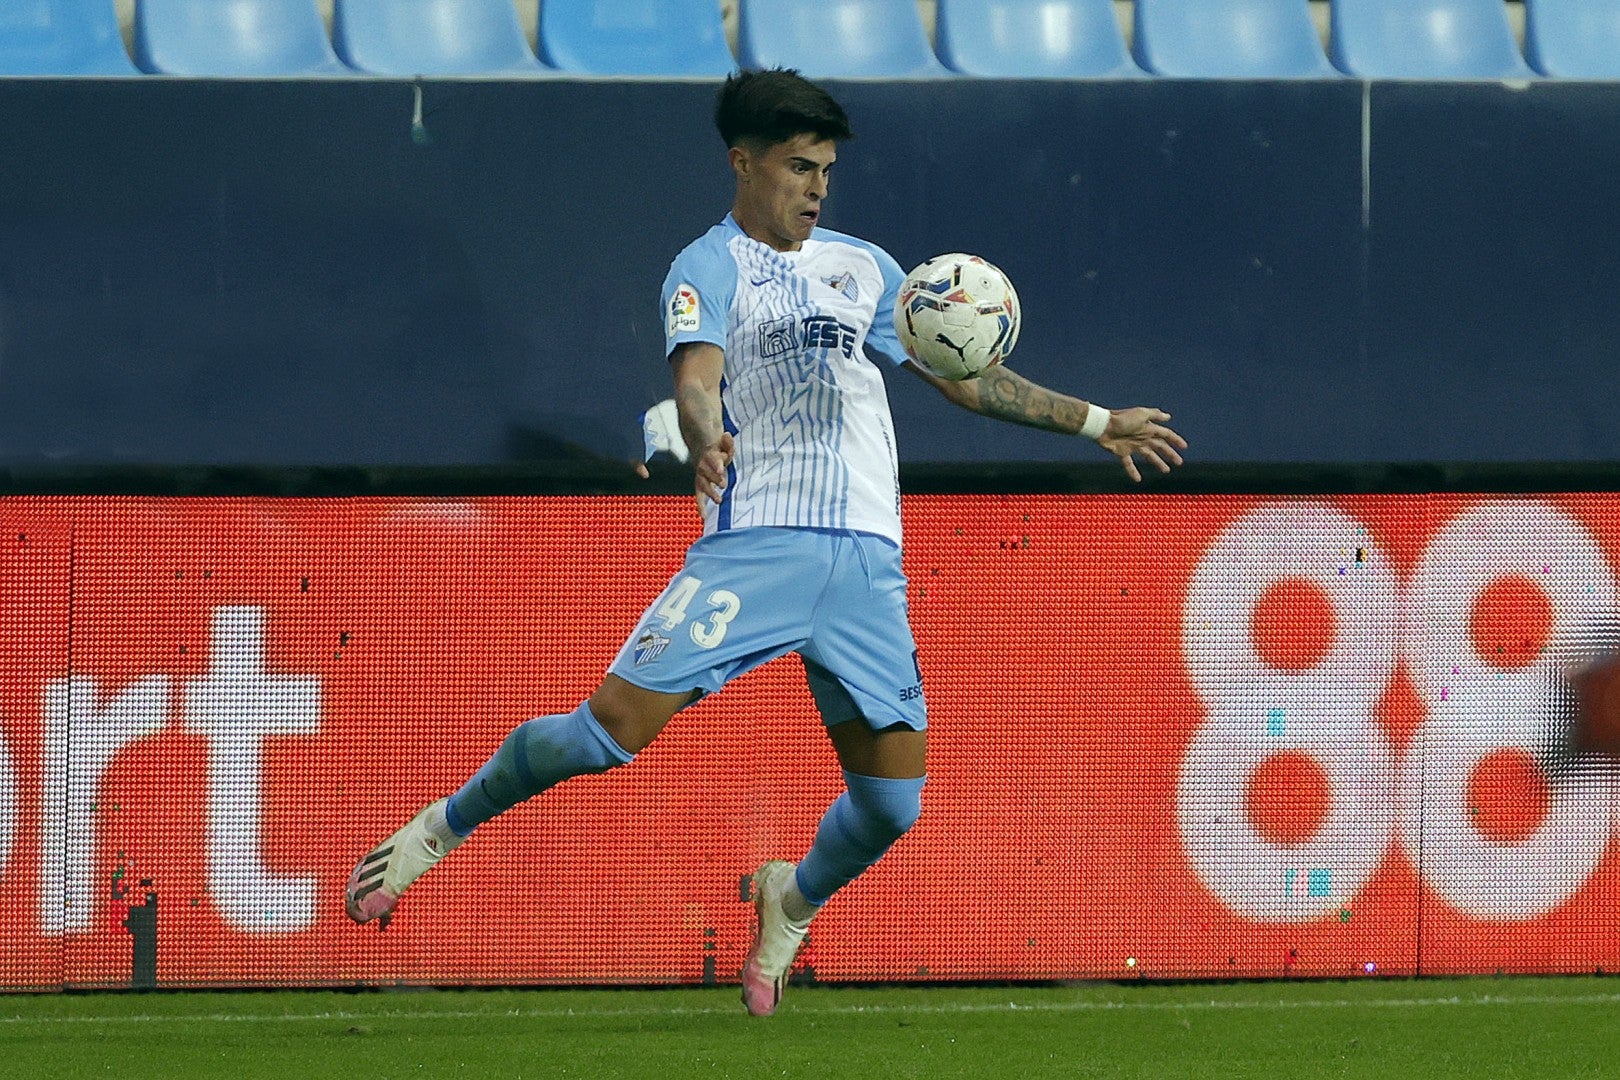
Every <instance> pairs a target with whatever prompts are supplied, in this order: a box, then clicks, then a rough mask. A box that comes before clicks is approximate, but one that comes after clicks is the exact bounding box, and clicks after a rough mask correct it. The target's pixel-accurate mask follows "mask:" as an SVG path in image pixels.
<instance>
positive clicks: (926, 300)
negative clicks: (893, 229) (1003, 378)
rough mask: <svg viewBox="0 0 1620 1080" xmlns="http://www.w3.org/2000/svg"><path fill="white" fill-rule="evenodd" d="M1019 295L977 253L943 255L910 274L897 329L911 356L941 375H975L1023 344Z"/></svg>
mask: <svg viewBox="0 0 1620 1080" xmlns="http://www.w3.org/2000/svg"><path fill="white" fill-rule="evenodd" d="M1018 315H1019V307H1018V294H1017V293H1016V292H1014V291H1013V287H1012V282H1010V281H1008V280H1007V275H1006V274H1003V273H1002V272H1001V271H1000V270H998V269H997V268H996V267H994V266H992V265H991V264H990V263H987V262H985V261H984V260H983V259H981V258H979V257H978V256H977V255H962V254H955V255H939V256H936V257H935V258H932V259H929V260H928V261H927V262H925V263H923V264H922V265H921V266H919V267H917V269H915V270H913V271H912V272H911V273H909V274H907V275H906V280H905V281H904V282H902V283H901V285H900V296H899V298H898V299H896V300H895V304H894V328H895V331H896V332H897V333H898V334H899V335H900V344H901V345H903V346H904V347H905V350H906V354H907V355H908V356H910V357H911V358H912V359H913V360H915V361H917V363H919V364H921V365H922V366H923V367H925V368H927V369H928V370H929V371H931V372H933V373H934V374H935V375H938V376H939V377H940V378H942V379H949V380H951V381H952V382H960V381H961V380H962V379H972V378H976V377H977V376H978V375H979V373H980V372H982V371H984V370H985V369H986V368H990V367H994V366H995V365H997V364H999V363H1001V361H1002V360H1004V359H1005V358H1006V356H1007V354H1008V353H1010V352H1012V351H1013V346H1014V345H1016V344H1018Z"/></svg>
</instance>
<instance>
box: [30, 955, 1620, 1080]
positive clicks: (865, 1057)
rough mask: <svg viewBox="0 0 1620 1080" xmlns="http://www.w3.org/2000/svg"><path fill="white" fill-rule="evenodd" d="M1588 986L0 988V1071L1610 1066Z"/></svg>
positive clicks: (824, 1075)
mask: <svg viewBox="0 0 1620 1080" xmlns="http://www.w3.org/2000/svg"><path fill="white" fill-rule="evenodd" d="M1617 1009H1620V983H1617V982H1615V981H1613V980H1610V979H1600V978H1569V979H1461V980H1438V979H1432V980H1431V979H1425V980H1417V981H1409V980H1367V981H1364V982H1289V983H1247V984H1245V983H1237V984H1220V985H1177V986H1158V985H1153V984H1146V983H1144V984H1130V985H1111V984H1103V985H1089V986H1077V987H1045V986H1041V987H1028V986H1014V987H967V988H954V987H888V988H859V989H854V988H833V987H814V988H809V987H804V988H793V989H792V990H790V991H789V994H788V996H787V998H786V1000H785V1001H784V1002H783V1005H782V1008H781V1010H780V1011H779V1012H778V1014H777V1015H776V1016H775V1017H772V1018H770V1019H767V1020H756V1019H752V1018H750V1017H748V1016H746V1015H744V1013H743V1011H742V1006H741V1005H740V1003H739V1001H738V998H737V991H736V990H735V989H734V988H730V987H728V988H724V989H681V990H596V991H573V990H494V991H483V990H473V991H448V990H440V991H400V992H376V993H360V994H346V993H327V992H306V991H277V992H264V993H259V992H254V993H214V994H209V993H148V994H67V995H62V994H47V995H18V996H10V997H4V998H0V1076H7V1077H18V1078H19V1080H20V1078H23V1077H27V1078H30V1080H46V1078H51V1077H90V1076H109V1077H120V1078H129V1077H143V1078H145V1077H210V1078H212V1077H231V1078H248V1077H267V1078H269V1077H273V1078H275V1080H289V1078H304V1077H355V1078H365V1080H369V1078H374V1077H375V1078H386V1077H437V1076H447V1077H480V1078H484V1077H649V1078H653V1080H677V1078H681V1077H705V1078H724V1077H804V1078H807V1080H810V1078H814V1080H828V1078H837V1077H861V1078H863V1080H867V1078H876V1080H897V1078H901V1077H927V1078H932V1077H941V1076H965V1077H1045V1076H1054V1077H1142V1078H1150V1077H1151V1078H1172V1077H1197V1078H1200V1080H1203V1078H1210V1077H1219V1078H1223V1080H1224V1078H1227V1077H1288V1078H1291V1080H1297V1078H1301V1077H1369V1078H1372V1077H1377V1078H1379V1080H1387V1078H1391V1077H1397V1078H1398V1077H1421V1078H1425V1080H1428V1078H1436V1077H1468V1078H1469V1080H1477V1078H1487V1077H1488V1078H1517V1077H1526V1078H1528V1077H1548V1078H1558V1080H1571V1078H1579V1077H1614V1076H1617V1075H1620V1019H1617V1017H1616V1012H1617Z"/></svg>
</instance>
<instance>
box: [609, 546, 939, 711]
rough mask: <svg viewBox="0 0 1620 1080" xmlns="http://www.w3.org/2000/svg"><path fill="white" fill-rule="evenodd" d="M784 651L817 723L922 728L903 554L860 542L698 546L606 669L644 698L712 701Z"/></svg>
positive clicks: (918, 673) (919, 676) (919, 683)
mask: <svg viewBox="0 0 1620 1080" xmlns="http://www.w3.org/2000/svg"><path fill="white" fill-rule="evenodd" d="M790 652H797V653H798V654H799V655H800V656H801V657H802V658H803V659H804V670H805V677H806V679H807V681H808V682H809V684H810V692H811V694H812V695H813V696H814V697H815V700H816V708H817V709H819V710H820V712H821V719H822V722H823V723H824V724H827V725H829V726H831V725H833V724H840V723H843V722H845V721H847V720H853V719H856V718H857V717H859V718H860V719H863V720H865V721H866V722H867V724H869V725H870V726H871V727H872V728H874V729H876V730H882V729H883V728H887V727H892V726H894V725H895V724H904V725H905V726H906V727H909V728H913V729H915V730H918V731H921V730H922V729H923V728H925V727H927V725H928V719H927V708H926V706H925V705H924V702H923V693H922V669H921V668H920V667H919V666H918V664H917V646H916V644H915V643H914V642H913V641H912V637H911V625H910V623H909V622H908V621H907V616H906V578H905V575H904V574H903V573H902V572H901V570H900V549H899V548H898V547H896V546H895V545H894V544H893V543H892V542H891V541H889V540H886V539H884V538H882V537H879V536H872V535H870V534H867V533H854V532H831V531H826V530H819V529H791V528H759V527H756V528H748V529H737V530H735V531H728V532H721V533H713V534H711V535H709V536H705V537H703V538H702V539H700V540H698V541H697V543H695V544H693V545H692V546H691V547H690V548H689V549H687V552H686V565H685V566H683V567H682V568H681V570H680V572H679V573H678V574H676V575H675V577H674V578H673V579H672V580H671V581H670V583H669V585H668V586H667V587H666V588H665V589H664V591H663V592H662V593H661V594H660V595H659V597H658V599H656V600H654V601H653V602H652V604H651V605H650V606H649V607H648V608H647V610H646V612H645V613H644V614H643V615H642V616H641V621H640V622H638V623H637V624H636V629H635V630H634V631H633V632H632V633H631V635H630V637H629V639H628V640H627V641H626V642H625V643H624V647H623V648H621V649H620V650H619V655H618V656H617V657H615V658H614V661H613V664H612V666H611V667H609V668H608V670H609V671H610V672H612V673H613V674H615V675H617V676H619V677H620V678H621V679H624V680H625V681H627V682H631V683H634V684H635V685H637V686H640V687H644V688H646V689H648V690H657V691H661V692H663V693H671V694H678V693H681V692H683V691H689V690H697V691H700V692H701V693H702V694H712V693H714V692H715V691H717V690H719V689H720V688H721V687H722V686H724V685H725V684H726V683H727V682H729V681H730V680H732V679H734V678H736V677H737V676H738V675H741V674H743V673H744V672H745V671H750V670H752V669H753V668H756V667H758V666H759V665H760V664H763V663H765V662H766V661H767V660H774V659H775V658H776V657H778V656H781V655H783V654H784V653H790ZM694 700H695V699H694Z"/></svg>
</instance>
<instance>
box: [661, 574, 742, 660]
mask: <svg viewBox="0 0 1620 1080" xmlns="http://www.w3.org/2000/svg"><path fill="white" fill-rule="evenodd" d="M702 588H703V582H702V581H701V580H699V579H698V578H695V577H692V576H691V575H687V576H686V577H679V578H676V579H675V581H674V582H673V583H672V584H671V585H670V587H669V590H668V591H667V592H666V593H665V594H664V600H663V603H661V604H659V605H658V607H657V609H656V610H654V611H653V617H654V618H657V619H661V620H663V623H664V629H665V630H673V629H675V628H676V627H677V626H679V625H681V623H683V622H685V621H686V609H687V607H688V606H690V605H691V603H692V600H693V598H694V597H696V596H697V594H698V592H699V590H701V589H702ZM708 603H709V606H710V607H712V608H713V609H714V610H713V611H711V612H709V613H708V615H707V616H705V617H703V618H698V619H694V620H693V622H692V640H693V641H694V642H696V643H697V644H698V645H700V646H701V647H703V648H705V649H712V648H714V647H715V646H717V645H719V644H720V643H721V642H722V641H724V640H725V639H726V628H727V626H728V625H729V624H730V623H731V620H732V619H735V618H736V617H737V612H739V611H741V610H742V600H741V599H739V598H738V596H737V594H736V593H734V592H732V591H731V590H730V589H716V590H714V591H713V592H711V593H710V594H709V596H708Z"/></svg>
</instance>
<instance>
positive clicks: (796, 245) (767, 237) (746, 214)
mask: <svg viewBox="0 0 1620 1080" xmlns="http://www.w3.org/2000/svg"><path fill="white" fill-rule="evenodd" d="M731 218H732V220H733V221H735V222H736V223H737V227H738V228H739V229H741V230H742V231H743V234H744V235H745V236H747V237H748V238H749V239H750V240H758V241H759V242H760V243H762V244H764V245H765V246H766V247H768V248H771V249H773V250H775V251H798V250H799V249H800V248H802V247H804V245H803V244H802V243H800V242H799V241H797V240H793V241H785V240H783V239H782V238H781V237H780V236H776V235H774V234H772V233H771V231H770V230H769V229H767V228H765V224H764V223H765V215H763V214H756V213H755V212H754V211H753V209H752V208H751V207H749V206H748V205H747V204H745V203H744V202H743V201H742V200H741V199H738V200H737V201H736V202H734V203H732V204H731Z"/></svg>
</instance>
